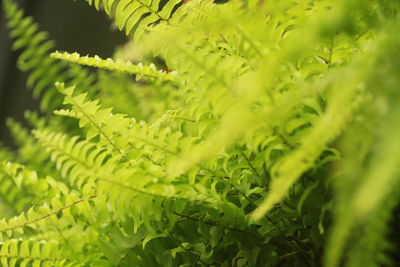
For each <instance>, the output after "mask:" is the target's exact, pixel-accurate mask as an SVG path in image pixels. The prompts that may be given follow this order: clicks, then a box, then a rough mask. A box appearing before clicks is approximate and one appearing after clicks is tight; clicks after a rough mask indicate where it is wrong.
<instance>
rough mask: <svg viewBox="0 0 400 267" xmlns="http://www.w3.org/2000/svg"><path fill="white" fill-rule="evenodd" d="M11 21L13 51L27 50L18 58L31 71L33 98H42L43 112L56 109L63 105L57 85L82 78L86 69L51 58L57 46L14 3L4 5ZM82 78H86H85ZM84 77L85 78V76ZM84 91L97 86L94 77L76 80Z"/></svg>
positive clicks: (19, 63) (23, 67)
mask: <svg viewBox="0 0 400 267" xmlns="http://www.w3.org/2000/svg"><path fill="white" fill-rule="evenodd" d="M3 6H4V11H5V15H6V18H7V27H8V28H9V29H10V35H11V37H12V38H14V39H15V41H14V44H13V46H12V47H13V49H15V50H17V49H23V52H22V54H21V55H20V57H19V59H18V67H19V68H20V69H21V70H22V71H30V72H31V73H30V75H29V78H28V80H27V86H28V87H30V88H33V96H34V97H35V98H39V97H40V99H41V102H40V105H41V109H42V110H48V109H50V110H51V109H53V108H55V107H57V106H59V105H60V104H61V102H62V98H60V96H59V94H58V92H57V90H56V88H54V83H55V82H56V81H68V80H70V79H71V78H72V77H75V76H77V75H78V76H80V75H81V74H82V72H84V73H85V70H83V69H79V70H77V69H75V70H72V69H69V68H68V65H67V64H65V63H60V62H57V61H56V60H55V59H52V58H50V57H49V55H50V53H51V51H52V50H54V47H55V43H54V41H52V40H49V39H48V34H47V32H41V31H39V30H38V28H39V25H38V24H37V23H35V22H34V21H33V19H32V17H24V14H23V11H22V10H21V9H19V8H18V5H17V4H16V3H15V2H14V1H11V0H6V1H4V3H3ZM81 77H82V76H81ZM82 78H83V77H82ZM76 82H77V84H80V85H81V86H82V87H83V88H88V87H90V85H91V84H92V83H93V77H92V76H91V75H89V74H88V73H86V75H84V78H83V79H80V80H79V81H78V80H77V81H76Z"/></svg>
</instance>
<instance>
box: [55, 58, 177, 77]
mask: <svg viewBox="0 0 400 267" xmlns="http://www.w3.org/2000/svg"><path fill="white" fill-rule="evenodd" d="M50 56H51V57H52V58H56V59H61V60H64V61H68V62H71V63H76V64H80V65H85V66H91V67H96V68H101V69H107V70H113V71H118V72H125V73H128V74H132V75H135V77H136V78H135V79H136V80H140V79H141V78H142V77H149V78H153V79H158V80H160V81H174V76H175V74H174V73H173V72H172V73H167V72H165V71H162V70H157V69H156V67H155V65H154V64H150V65H149V66H144V65H143V64H142V63H139V64H137V65H135V64H133V63H132V62H130V61H126V62H124V61H121V60H117V61H114V60H113V59H111V58H108V59H101V58H100V57H98V56H94V57H89V56H84V57H82V56H80V55H79V54H78V53H72V54H69V53H67V52H64V53H60V52H54V53H52V54H51V55H50Z"/></svg>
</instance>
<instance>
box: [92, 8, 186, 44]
mask: <svg viewBox="0 0 400 267" xmlns="http://www.w3.org/2000/svg"><path fill="white" fill-rule="evenodd" d="M86 2H88V3H89V4H90V5H94V6H95V7H96V9H99V7H100V4H102V5H103V6H104V10H105V12H106V13H107V14H108V15H110V16H111V17H113V18H115V22H116V24H117V26H118V27H119V29H121V30H122V29H125V33H126V34H127V35H129V34H131V33H133V32H135V37H140V35H141V34H142V33H143V32H144V31H145V30H146V28H147V27H151V26H152V25H156V24H159V23H169V19H170V18H171V16H172V15H173V10H174V8H179V6H180V4H181V3H182V0H172V1H167V2H166V3H163V2H161V1H160V0H155V1H142V0H96V1H92V0H86Z"/></svg>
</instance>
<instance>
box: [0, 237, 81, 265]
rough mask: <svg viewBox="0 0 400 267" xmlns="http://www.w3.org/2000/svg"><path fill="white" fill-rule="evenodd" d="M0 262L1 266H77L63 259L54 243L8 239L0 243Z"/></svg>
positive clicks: (56, 244) (60, 251)
mask: <svg viewBox="0 0 400 267" xmlns="http://www.w3.org/2000/svg"><path fill="white" fill-rule="evenodd" d="M0 246H1V248H0V262H1V264H2V265H3V266H16V265H18V266H28V265H29V264H31V265H32V266H72V265H75V264H77V263H76V262H71V261H70V260H68V259H65V258H63V255H62V250H61V249H60V248H59V245H58V243H57V242H56V241H50V242H46V241H41V242H32V241H29V240H19V239H10V240H7V241H5V242H2V243H0Z"/></svg>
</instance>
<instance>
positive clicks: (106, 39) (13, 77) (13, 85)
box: [0, 0, 124, 147]
mask: <svg viewBox="0 0 400 267" xmlns="http://www.w3.org/2000/svg"><path fill="white" fill-rule="evenodd" d="M0 2H1V0H0ZM15 2H17V3H18V4H19V5H20V6H21V7H23V8H24V9H25V14H27V15H30V16H33V17H34V19H35V21H36V22H39V24H40V29H41V30H44V31H47V32H49V35H50V38H52V39H54V40H56V42H57V46H56V47H57V49H58V50H62V51H68V52H79V53H80V54H81V55H86V54H90V55H96V54H97V55H99V56H101V57H103V58H104V57H110V56H111V55H112V54H113V52H114V48H115V47H116V46H118V45H121V44H123V43H124V35H123V34H122V33H121V32H118V31H116V30H115V29H114V28H113V27H112V24H111V21H110V19H109V18H108V17H106V15H105V14H104V13H101V12H97V11H96V10H95V9H94V8H92V7H90V6H88V4H86V2H85V1H84V0H15ZM11 44H12V41H11V40H10V39H9V37H8V32H7V29H6V21H5V19H4V14H3V12H2V10H1V7H0V140H1V141H3V142H4V143H5V144H6V145H7V146H10V147H12V142H11V139H10V137H9V135H8V133H7V129H6V126H5V120H6V118H7V117H13V118H15V119H16V120H18V121H23V118H24V111H25V110H37V103H36V101H35V100H34V99H32V96H31V92H30V91H29V90H28V89H27V88H26V86H25V83H26V77H27V75H26V74H25V73H21V72H20V71H19V70H18V69H17V68H16V60H17V58H18V55H19V54H20V51H12V50H11Z"/></svg>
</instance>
